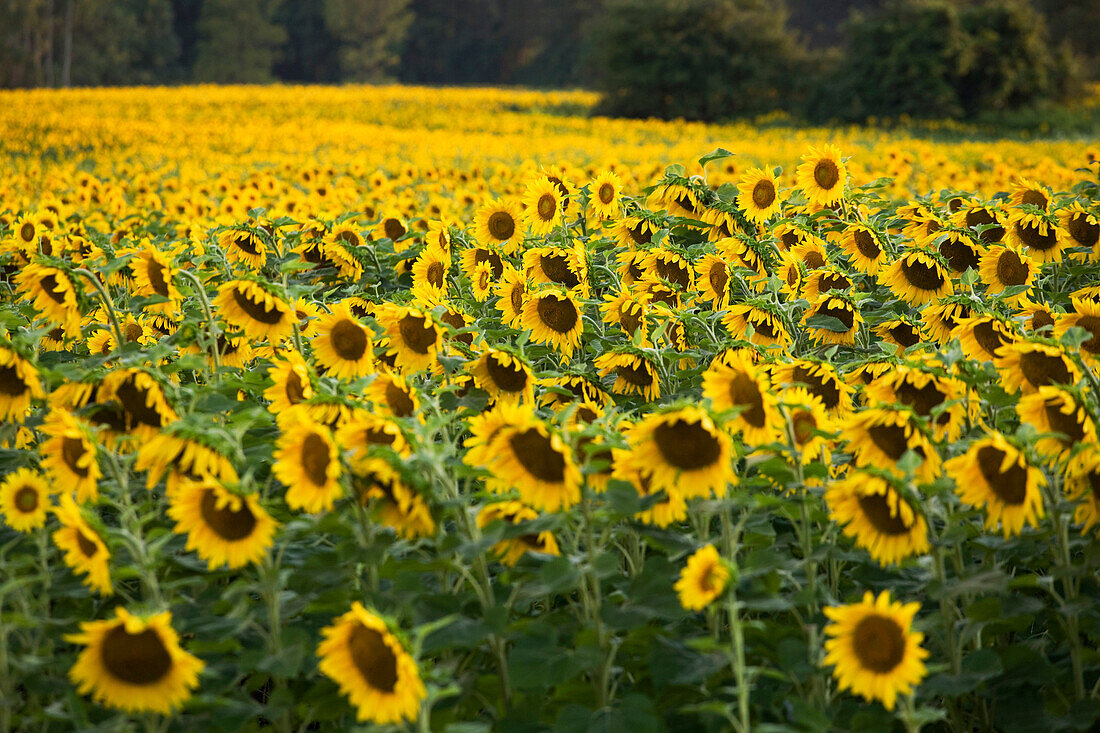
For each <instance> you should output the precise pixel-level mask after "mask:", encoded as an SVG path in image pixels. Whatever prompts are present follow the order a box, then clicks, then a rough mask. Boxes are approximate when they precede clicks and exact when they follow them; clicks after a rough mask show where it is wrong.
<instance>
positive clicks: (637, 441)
mask: <svg viewBox="0 0 1100 733" xmlns="http://www.w3.org/2000/svg"><path fill="white" fill-rule="evenodd" d="M628 440H629V443H630V446H631V450H632V451H633V452H634V453H635V455H636V457H637V458H636V465H638V466H639V467H640V468H641V470H642V472H643V473H644V474H645V475H646V476H648V477H649V479H650V480H651V481H652V482H653V487H654V488H656V489H664V490H666V491H670V492H671V491H677V492H679V493H680V494H682V495H683V496H684V497H685V498H692V497H697V496H699V497H707V496H710V495H711V494H712V493H713V494H715V495H716V496H725V494H726V487H727V486H728V485H730V484H736V483H737V475H736V474H735V473H734V471H733V458H734V452H733V441H732V440H731V439H730V436H729V435H728V434H727V433H726V431H725V430H723V429H721V428H720V427H718V426H717V425H715V424H714V421H713V420H712V419H711V417H710V415H708V414H707V413H706V412H705V411H703V410H701V409H700V408H698V407H684V408H681V409H679V410H674V411H670V412H660V413H653V414H650V415H648V416H646V417H645V418H644V419H643V420H642V421H641V422H639V423H638V424H637V425H635V426H634V427H633V428H632V429H631V431H630V434H629V436H628Z"/></svg>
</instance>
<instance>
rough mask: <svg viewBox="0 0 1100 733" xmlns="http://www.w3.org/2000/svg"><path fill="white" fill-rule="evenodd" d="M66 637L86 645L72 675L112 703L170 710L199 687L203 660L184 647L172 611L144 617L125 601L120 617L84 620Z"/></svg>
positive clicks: (131, 709) (137, 709) (84, 690)
mask: <svg viewBox="0 0 1100 733" xmlns="http://www.w3.org/2000/svg"><path fill="white" fill-rule="evenodd" d="M65 640H66V641H68V642H71V643H73V644H81V645H83V646H84V647H85V648H84V649H83V650H82V651H81V652H80V655H79V656H78V657H77V660H76V664H74V665H73V667H72V669H71V670H69V679H71V680H72V681H73V683H74V684H76V685H77V689H78V690H79V691H80V694H82V695H88V694H91V696H92V699H94V700H95V701H96V702H98V703H100V704H101V705H104V706H106V707H109V708H114V709H116V710H122V711H124V712H128V713H142V712H152V713H160V714H162V715H168V714H170V713H171V712H172V711H173V710H175V709H176V708H178V707H179V706H180V705H181V704H182V703H184V702H185V701H187V699H188V698H190V697H191V693H192V692H193V691H194V690H195V688H197V687H198V686H199V673H200V672H202V669H203V666H204V665H203V662H202V660H200V659H199V658H198V657H195V656H193V655H191V654H188V653H187V652H186V651H184V650H183V649H182V648H181V647H180V644H179V636H178V635H177V634H176V632H175V630H174V629H173V628H172V614H171V613H169V612H168V611H164V612H163V613H158V614H156V615H155V616H151V617H149V618H145V619H143V618H140V617H138V616H134V615H132V614H130V613H129V612H128V611H127V610H126V609H125V608H123V607H121V606H119V607H117V608H116V609H115V618H113V619H111V620H109V621H91V622H81V624H80V633H79V634H69V635H67V636H66V637H65Z"/></svg>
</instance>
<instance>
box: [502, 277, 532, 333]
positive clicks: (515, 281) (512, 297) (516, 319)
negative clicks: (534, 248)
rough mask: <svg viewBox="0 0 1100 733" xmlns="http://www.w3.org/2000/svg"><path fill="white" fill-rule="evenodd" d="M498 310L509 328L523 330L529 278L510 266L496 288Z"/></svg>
mask: <svg viewBox="0 0 1100 733" xmlns="http://www.w3.org/2000/svg"><path fill="white" fill-rule="evenodd" d="M496 296H497V298H498V300H497V310H499V311H500V313H501V317H502V319H503V321H504V323H505V325H507V326H511V327H512V328H516V329H518V328H522V320H523V305H524V303H525V302H526V301H527V278H526V277H525V276H524V274H523V272H521V271H520V270H517V269H516V268H515V267H512V266H511V265H508V266H507V267H506V268H505V270H504V275H503V277H501V278H500V283H499V284H497V286H496Z"/></svg>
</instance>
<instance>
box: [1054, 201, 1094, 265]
mask: <svg viewBox="0 0 1100 733" xmlns="http://www.w3.org/2000/svg"><path fill="white" fill-rule="evenodd" d="M1058 223H1059V224H1060V225H1061V227H1062V230H1063V231H1064V232H1065V233H1066V237H1067V239H1068V240H1069V242H1068V244H1069V245H1070V246H1073V247H1084V248H1085V249H1089V250H1091V254H1092V256H1093V259H1094V260H1095V259H1096V257H1097V256H1100V214H1097V213H1096V211H1089V210H1088V209H1086V208H1085V207H1084V206H1082V205H1081V202H1080V201H1074V202H1073V203H1072V204H1071V205H1069V206H1067V207H1065V208H1064V209H1062V210H1060V211H1059V212H1058Z"/></svg>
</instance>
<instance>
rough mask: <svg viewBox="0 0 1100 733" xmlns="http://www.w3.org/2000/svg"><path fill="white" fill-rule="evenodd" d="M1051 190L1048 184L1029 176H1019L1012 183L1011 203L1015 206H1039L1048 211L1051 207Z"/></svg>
mask: <svg viewBox="0 0 1100 733" xmlns="http://www.w3.org/2000/svg"><path fill="white" fill-rule="evenodd" d="M1050 199H1051V191H1050V189H1049V188H1047V187H1046V186H1044V185H1042V184H1040V183H1036V182H1035V181H1032V180H1029V179H1027V178H1018V179H1016V180H1015V181H1013V183H1012V194H1011V195H1010V196H1009V203H1011V204H1012V205H1013V206H1037V207H1038V208H1039V209H1041V210H1043V211H1046V210H1047V208H1049V207H1050Z"/></svg>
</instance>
